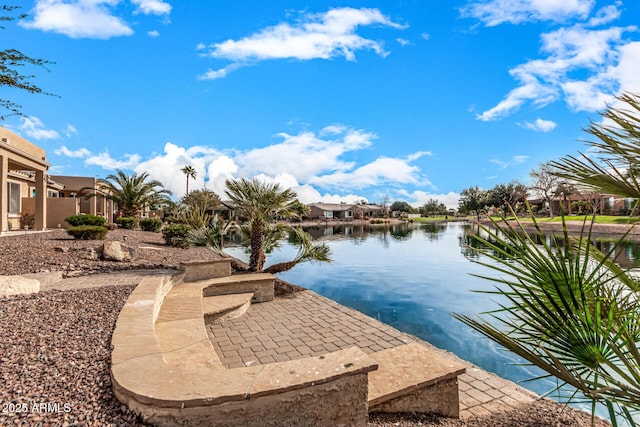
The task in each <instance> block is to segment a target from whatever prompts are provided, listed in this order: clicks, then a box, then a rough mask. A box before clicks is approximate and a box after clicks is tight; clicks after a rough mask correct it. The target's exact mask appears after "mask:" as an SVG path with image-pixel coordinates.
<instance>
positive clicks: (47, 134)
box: [19, 116, 60, 140]
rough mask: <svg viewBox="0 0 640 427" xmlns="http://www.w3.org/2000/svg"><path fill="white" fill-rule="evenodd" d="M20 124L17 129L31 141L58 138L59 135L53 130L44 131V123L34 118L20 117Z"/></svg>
mask: <svg viewBox="0 0 640 427" xmlns="http://www.w3.org/2000/svg"><path fill="white" fill-rule="evenodd" d="M20 122H21V123H20V127H19V129H20V130H21V131H22V132H24V133H25V134H26V135H27V136H28V137H29V138H31V139H36V140H41V139H58V138H60V134H59V133H58V132H56V131H55V130H51V129H44V123H42V121H41V120H40V119H39V118H37V117H35V116H29V117H20Z"/></svg>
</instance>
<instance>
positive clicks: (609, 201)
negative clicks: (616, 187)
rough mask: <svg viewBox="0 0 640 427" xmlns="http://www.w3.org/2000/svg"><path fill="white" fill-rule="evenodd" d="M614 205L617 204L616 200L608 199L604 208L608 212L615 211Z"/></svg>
mask: <svg viewBox="0 0 640 427" xmlns="http://www.w3.org/2000/svg"><path fill="white" fill-rule="evenodd" d="M614 203H615V200H614V198H613V197H608V198H606V199H605V201H604V208H605V209H608V210H611V209H613V205H614Z"/></svg>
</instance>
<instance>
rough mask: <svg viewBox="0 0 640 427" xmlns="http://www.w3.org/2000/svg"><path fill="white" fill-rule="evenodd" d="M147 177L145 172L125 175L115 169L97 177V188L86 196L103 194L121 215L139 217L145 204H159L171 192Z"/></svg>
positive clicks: (158, 182)
mask: <svg viewBox="0 0 640 427" xmlns="http://www.w3.org/2000/svg"><path fill="white" fill-rule="evenodd" d="M148 178H149V174H148V173H147V172H144V173H142V174H140V175H138V174H136V173H134V174H133V175H127V174H126V173H124V172H123V171H121V170H117V171H116V174H115V175H114V174H111V175H108V176H107V177H106V178H104V179H102V178H101V179H98V181H97V187H98V188H94V189H91V190H93V193H90V194H88V195H87V196H86V197H87V198H91V197H95V196H97V195H98V194H100V195H103V196H104V197H105V198H106V199H108V200H112V201H113V202H114V203H116V204H117V205H118V208H119V209H120V212H121V214H122V216H125V217H133V218H139V217H140V215H141V213H142V210H143V209H144V207H145V206H150V205H153V204H160V203H162V202H164V201H166V200H167V199H168V197H167V196H168V195H170V194H171V191H169V190H167V189H165V188H164V186H163V185H162V183H161V182H160V181H156V180H149V179H148Z"/></svg>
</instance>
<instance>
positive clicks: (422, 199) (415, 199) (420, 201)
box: [398, 190, 460, 209]
mask: <svg viewBox="0 0 640 427" xmlns="http://www.w3.org/2000/svg"><path fill="white" fill-rule="evenodd" d="M398 194H399V195H400V196H402V197H404V198H405V199H407V200H408V203H409V204H410V205H411V206H413V207H414V208H419V207H421V206H423V205H424V204H425V203H427V202H428V201H429V200H431V199H435V200H437V201H438V202H440V203H444V205H445V206H446V207H447V208H449V209H458V204H459V203H458V202H459V201H460V194H458V193H455V192H453V191H450V192H448V193H431V192H427V191H422V190H415V191H411V192H409V191H407V190H400V191H398Z"/></svg>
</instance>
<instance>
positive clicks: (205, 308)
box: [202, 292, 253, 334]
mask: <svg viewBox="0 0 640 427" xmlns="http://www.w3.org/2000/svg"><path fill="white" fill-rule="evenodd" d="M251 298H253V292H248V293H242V294H232V295H219V296H213V297H204V298H202V312H203V313H204V315H205V316H213V317H214V318H217V320H220V317H221V316H222V315H224V314H226V313H229V312H232V313H233V314H231V315H230V316H229V317H227V316H225V317H224V319H229V318H236V317H240V316H242V315H243V314H244V313H245V312H246V311H247V309H248V308H249V306H250V305H251ZM240 332H241V333H243V334H244V333H247V332H249V329H246V330H242V331H240Z"/></svg>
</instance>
